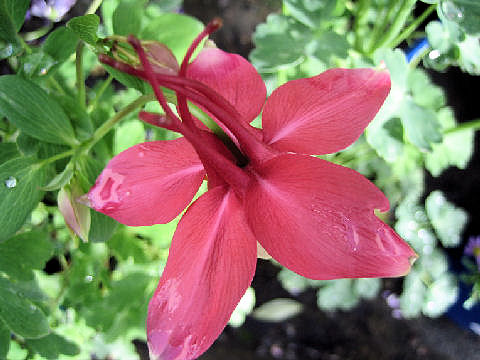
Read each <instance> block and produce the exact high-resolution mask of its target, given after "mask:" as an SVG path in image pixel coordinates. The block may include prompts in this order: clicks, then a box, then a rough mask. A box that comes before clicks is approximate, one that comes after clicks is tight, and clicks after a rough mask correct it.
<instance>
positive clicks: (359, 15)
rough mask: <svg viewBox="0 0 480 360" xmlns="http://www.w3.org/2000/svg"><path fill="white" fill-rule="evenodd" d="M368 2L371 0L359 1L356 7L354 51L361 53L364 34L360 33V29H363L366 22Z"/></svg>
mask: <svg viewBox="0 0 480 360" xmlns="http://www.w3.org/2000/svg"><path fill="white" fill-rule="evenodd" d="M370 2H371V0H360V1H359V4H358V5H357V7H356V13H355V24H354V34H355V49H357V51H359V52H361V53H363V51H364V41H363V35H364V33H365V32H364V31H362V29H363V28H364V27H365V25H366V24H367V21H368V16H367V15H368V9H369V8H370Z"/></svg>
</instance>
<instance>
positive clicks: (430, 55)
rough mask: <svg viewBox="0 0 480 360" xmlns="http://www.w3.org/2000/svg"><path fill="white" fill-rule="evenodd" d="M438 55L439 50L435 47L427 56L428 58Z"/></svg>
mask: <svg viewBox="0 0 480 360" xmlns="http://www.w3.org/2000/svg"><path fill="white" fill-rule="evenodd" d="M440 55H441V54H440V51H438V50H437V49H435V50H432V51H430V52H429V53H428V57H429V58H430V60H435V59H438V58H439V57H440Z"/></svg>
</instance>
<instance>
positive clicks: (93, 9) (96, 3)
mask: <svg viewBox="0 0 480 360" xmlns="http://www.w3.org/2000/svg"><path fill="white" fill-rule="evenodd" d="M102 1H103V0H94V1H93V2H92V3H91V4H90V6H89V7H88V9H87V11H86V12H85V15H88V14H95V13H96V12H97V10H98V8H99V7H100V5H102Z"/></svg>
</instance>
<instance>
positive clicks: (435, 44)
mask: <svg viewBox="0 0 480 360" xmlns="http://www.w3.org/2000/svg"><path fill="white" fill-rule="evenodd" d="M424 2H425V3H428V4H429V5H424V6H419V5H422V4H420V3H419V2H417V1H415V0H398V1H383V0H360V1H356V2H352V1H344V0H318V1H308V0H284V1H283V2H282V3H283V8H282V13H281V14H271V15H269V16H268V17H267V20H266V22H265V23H263V24H260V25H259V26H258V27H257V29H256V32H255V34H254V37H253V39H254V42H255V45H256V47H255V49H254V50H253V51H252V52H251V54H250V60H251V61H252V63H253V64H254V65H255V66H256V68H257V69H258V70H259V71H260V72H261V74H262V75H263V77H264V79H265V81H266V82H267V84H269V90H270V91H272V90H273V89H275V88H276V87H278V86H280V85H281V84H283V83H285V82H286V81H288V80H292V79H296V78H302V77H306V76H312V75H315V74H317V73H318V72H321V71H323V70H325V69H328V68H332V67H347V68H351V67H365V66H370V67H371V66H386V67H387V68H388V70H389V71H390V75H391V79H392V90H391V92H390V95H389V97H388V98H387V100H386V101H385V104H384V105H383V107H382V109H381V110H380V112H379V113H378V114H377V116H376V118H375V120H374V121H373V122H372V123H371V124H370V125H369V127H368V128H367V131H366V133H365V136H362V137H361V138H360V139H359V140H358V141H357V142H356V143H355V144H354V145H352V146H351V147H350V148H347V149H345V150H344V151H341V152H339V153H336V154H330V155H327V156H325V158H327V159H328V160H329V161H333V162H336V163H338V164H341V165H344V166H349V167H352V168H354V169H356V170H357V171H359V172H360V173H362V174H364V175H366V176H367V177H369V178H371V179H373V180H374V181H375V183H376V184H377V185H378V186H379V187H380V188H381V189H382V190H383V191H384V192H385V193H386V194H387V196H388V198H389V200H390V203H391V208H392V209H393V210H392V211H391V212H390V213H388V214H386V215H383V216H385V217H386V218H387V219H389V221H390V222H393V223H394V224H395V229H396V230H397V232H398V233H399V234H400V235H401V236H402V237H403V238H404V239H405V240H407V241H408V242H409V243H410V244H411V245H412V247H413V248H414V249H415V251H416V252H417V253H418V254H419V255H420V258H419V260H418V261H417V262H416V264H415V265H414V267H413V270H412V271H411V273H410V274H408V275H407V276H406V278H405V281H404V283H403V291H402V293H401V294H400V300H401V309H402V311H403V316H405V317H414V316H418V315H419V314H420V313H423V314H425V315H427V316H439V315H441V314H442V313H444V312H445V311H446V310H447V309H448V307H449V306H450V305H451V304H452V303H453V302H455V300H456V297H457V291H458V290H457V279H456V277H455V276H453V275H452V274H451V273H450V272H449V271H448V264H447V260H446V256H445V252H444V248H448V247H456V246H459V245H460V240H461V234H462V231H463V228H464V226H465V224H466V222H467V214H466V213H465V212H464V211H463V210H462V209H459V208H456V207H455V206H454V205H453V204H451V203H449V202H448V200H447V199H446V198H445V196H444V195H443V194H442V193H441V192H439V191H435V192H433V193H431V194H424V169H426V170H427V171H428V172H430V174H431V175H433V176H438V175H440V174H441V173H442V171H443V170H445V169H446V168H448V167H449V166H456V167H458V168H460V169H464V168H465V167H466V166H467V164H468V161H469V159H470V157H471V155H472V152H473V140H474V139H473V135H474V130H475V129H478V127H479V121H478V120H476V121H471V122H470V123H466V124H462V125H457V123H456V120H455V117H454V113H453V110H452V109H451V108H450V107H449V106H447V105H446V100H445V94H444V92H443V90H442V89H441V88H440V87H438V86H436V85H434V84H433V83H432V82H431V80H430V79H429V76H428V73H427V72H426V71H425V70H423V69H422V68H419V67H418V65H419V63H420V61H422V60H423V63H424V65H425V66H426V67H431V68H433V69H436V70H444V69H446V68H447V67H448V66H450V65H456V66H460V68H461V69H462V70H464V71H467V72H469V73H471V74H479V65H480V52H479V49H480V47H479V46H480V29H479V24H480V3H476V2H471V1H462V0H458V1H443V0H442V1H424ZM417 7H418V8H419V9H420V8H422V9H424V10H423V12H421V11H420V12H419V11H417V12H415V9H416V8H417ZM435 11H436V12H437V14H438V19H436V20H433V21H430V22H428V20H427V19H429V18H432V17H434V12H435ZM417 13H419V15H416V14H417ZM422 29H424V30H422ZM424 37H428V42H426V46H423V47H422V48H420V49H416V50H414V51H415V52H416V53H415V54H408V56H406V55H405V51H404V50H401V49H399V48H397V47H398V46H402V47H403V48H405V47H409V46H414V45H415V43H416V42H417V41H418V39H422V38H424ZM407 59H408V60H410V61H408V60H407ZM426 195H428V196H427V197H426V200H425V204H424V205H423V200H424V199H425V196H426ZM279 279H280V281H281V282H282V284H283V285H284V287H285V288H286V289H287V290H289V291H290V292H291V293H293V294H296V293H297V292H298V291H303V290H305V289H306V287H313V288H316V289H318V290H317V293H318V305H319V307H320V308H322V309H325V310H334V309H350V308H352V307H353V306H355V305H356V304H357V303H358V301H359V300H360V299H362V298H369V297H372V296H375V295H376V294H377V293H378V291H379V290H380V288H381V286H380V283H379V282H378V281H377V280H373V279H358V280H352V279H345V280H333V281H322V282H312V281H310V280H306V279H301V278H300V277H298V276H297V275H295V274H293V273H291V272H290V271H288V270H286V269H282V270H281V272H280V274H279ZM360 284H362V285H360ZM361 289H364V290H361Z"/></svg>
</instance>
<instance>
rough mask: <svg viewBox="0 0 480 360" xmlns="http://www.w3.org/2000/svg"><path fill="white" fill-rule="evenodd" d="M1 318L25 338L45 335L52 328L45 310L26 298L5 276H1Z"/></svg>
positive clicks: (13, 330) (12, 329)
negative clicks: (44, 312)
mask: <svg viewBox="0 0 480 360" xmlns="http://www.w3.org/2000/svg"><path fill="white" fill-rule="evenodd" d="M0 320H3V321H4V322H5V324H6V326H7V327H8V328H9V329H10V330H11V331H12V332H14V333H15V334H17V335H20V336H22V337H24V338H38V337H41V336H45V335H47V334H48V332H49V330H50V329H49V326H48V320H47V318H46V317H45V315H44V314H43V312H42V311H41V310H40V309H39V308H38V307H37V306H36V305H35V304H33V303H32V302H31V301H29V300H28V299H26V298H25V295H24V293H23V292H22V291H19V289H18V287H16V286H15V284H14V283H12V282H11V281H9V280H8V279H6V278H3V277H0Z"/></svg>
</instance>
